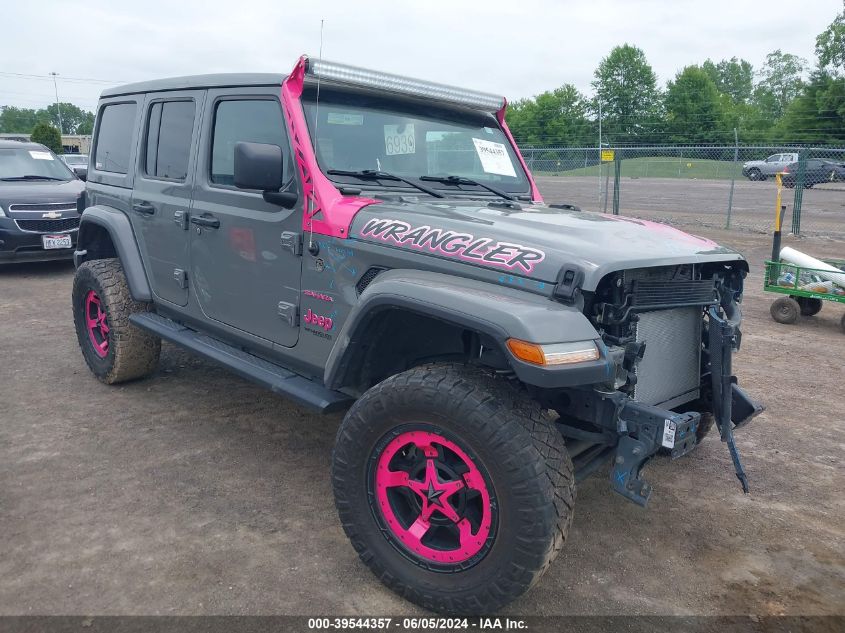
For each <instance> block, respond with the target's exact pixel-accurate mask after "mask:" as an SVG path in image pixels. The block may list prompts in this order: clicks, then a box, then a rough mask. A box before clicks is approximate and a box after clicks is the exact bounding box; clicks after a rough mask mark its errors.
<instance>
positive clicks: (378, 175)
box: [326, 169, 445, 198]
mask: <svg viewBox="0 0 845 633" xmlns="http://www.w3.org/2000/svg"><path fill="white" fill-rule="evenodd" d="M326 173H327V174H330V175H332V176H352V177H354V178H366V179H367V180H395V181H397V182H404V183H406V184H408V185H411V186H412V187H415V188H417V189H419V190H420V191H422V192H424V193H427V194H428V195H430V196H434V197H435V198H444V197H445V196H444V195H443V194H442V193H440V192H439V191H435V190H434V189H430V188H428V187H426V186H425V185H423V184H422V183H419V182H417V181H416V180H412V179H411V178H405V177H403V176H397V175H396V174H389V173H387V172H386V171H377V170H375V169H362V170H360V171H353V170H345V169H329V170H328V171H327V172H326Z"/></svg>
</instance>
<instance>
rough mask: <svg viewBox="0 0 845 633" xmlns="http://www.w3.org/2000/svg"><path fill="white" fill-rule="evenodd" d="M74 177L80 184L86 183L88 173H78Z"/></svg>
mask: <svg viewBox="0 0 845 633" xmlns="http://www.w3.org/2000/svg"><path fill="white" fill-rule="evenodd" d="M76 177H77V178H79V179H80V180H81V181H82V182H86V181H87V180H88V172H87V171H80V172H78V173H77V174H76Z"/></svg>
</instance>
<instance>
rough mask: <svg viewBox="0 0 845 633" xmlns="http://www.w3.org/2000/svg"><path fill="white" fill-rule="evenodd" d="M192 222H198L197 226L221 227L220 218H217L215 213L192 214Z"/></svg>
mask: <svg viewBox="0 0 845 633" xmlns="http://www.w3.org/2000/svg"><path fill="white" fill-rule="evenodd" d="M190 222H191V224H196V225H197V226H204V227H206V228H209V229H219V228H220V220H218V219H217V218H215V217H214V216H213V215H210V214H207V213H204V214H203V215H192V216H191V220H190Z"/></svg>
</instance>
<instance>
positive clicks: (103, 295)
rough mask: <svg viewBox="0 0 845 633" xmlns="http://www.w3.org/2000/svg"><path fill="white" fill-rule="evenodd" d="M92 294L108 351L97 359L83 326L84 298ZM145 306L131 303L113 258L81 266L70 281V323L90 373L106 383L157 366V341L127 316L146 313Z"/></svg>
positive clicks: (122, 277) (143, 372)
mask: <svg viewBox="0 0 845 633" xmlns="http://www.w3.org/2000/svg"><path fill="white" fill-rule="evenodd" d="M91 291H93V292H94V293H96V296H97V297H98V299H99V301H100V304H101V306H102V308H103V311H104V312H105V314H106V319H107V322H108V328H109V332H108V351H107V353H106V354H105V356H100V355H99V354H98V353H97V352H96V351H95V348H94V345H93V343H92V341H91V338H90V337H89V332H88V326H87V325H86V303H85V302H86V296H87V295H88V294H89V293H90V292H91ZM149 309H150V304H149V303H143V302H140V301H135V300H134V299H133V298H132V296H131V295H130V293H129V286H128V284H127V283H126V276H125V275H124V274H123V267H122V266H121V265H120V262H119V261H118V260H117V259H97V260H92V261H88V262H85V263H83V264H82V265H81V266H80V267H79V268H78V269H77V270H76V275H75V276H74V278H73V321H74V325H75V326H76V337H77V340H78V341H79V347H80V349H81V350H82V356H83V357H84V358H85V362H86V363H87V364H88V367H89V368H90V369H91V372H92V373H93V374H94V375H95V376H96V377H97V378H98V379H99V380H101V381H102V382H104V383H106V384H109V385H111V384H115V383H120V382H126V381H127V380H133V379H136V378H141V377H142V376H146V375H147V374H149V373H151V372H152V371H153V370H154V369H155V368H156V365H157V364H158V358H159V354H160V352H161V339H159V338H158V337H156V336H153V335H152V334H149V333H147V332H145V331H144V330H141V329H140V328H137V327H135V326H134V325H132V324H131V323H130V322H129V317H130V315H132V314H136V313H138V312H147V311H149Z"/></svg>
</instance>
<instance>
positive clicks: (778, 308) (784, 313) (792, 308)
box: [769, 297, 801, 325]
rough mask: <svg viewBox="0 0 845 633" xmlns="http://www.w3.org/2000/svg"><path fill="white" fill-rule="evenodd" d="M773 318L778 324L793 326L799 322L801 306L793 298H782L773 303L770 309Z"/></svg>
mask: <svg viewBox="0 0 845 633" xmlns="http://www.w3.org/2000/svg"><path fill="white" fill-rule="evenodd" d="M769 312H770V313H771V315H772V318H773V319H774V320H775V321H777V322H778V323H783V324H785V325H792V324H793V323H796V322H797V321H798V317H799V316H800V314H801V306H799V305H798V302H797V301H796V300H795V299H793V298H792V297H780V298H778V299H775V300H774V301H773V302H772V307H771V308H770V309H769Z"/></svg>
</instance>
